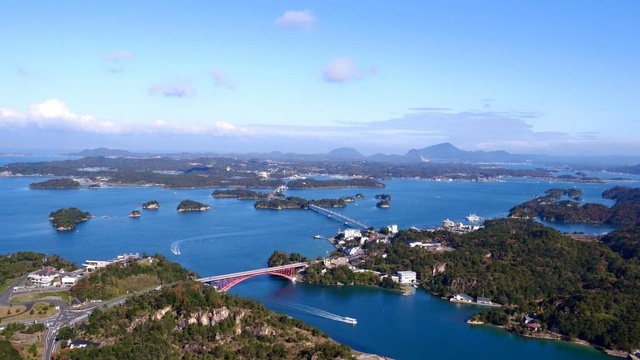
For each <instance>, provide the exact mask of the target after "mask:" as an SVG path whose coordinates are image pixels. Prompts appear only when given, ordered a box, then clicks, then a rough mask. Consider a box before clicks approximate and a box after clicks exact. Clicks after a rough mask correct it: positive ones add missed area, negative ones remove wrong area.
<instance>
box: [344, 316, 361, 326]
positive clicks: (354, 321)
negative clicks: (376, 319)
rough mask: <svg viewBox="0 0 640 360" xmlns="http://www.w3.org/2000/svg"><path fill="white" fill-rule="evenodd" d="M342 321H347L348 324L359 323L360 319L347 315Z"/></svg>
mask: <svg viewBox="0 0 640 360" xmlns="http://www.w3.org/2000/svg"><path fill="white" fill-rule="evenodd" d="M342 321H344V322H346V323H347V324H353V325H355V324H357V323H358V320H356V319H354V318H350V317H346V316H344V317H343V318H342Z"/></svg>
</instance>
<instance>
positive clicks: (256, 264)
mask: <svg viewBox="0 0 640 360" xmlns="http://www.w3.org/2000/svg"><path fill="white" fill-rule="evenodd" d="M0 161H2V159H1V158H0ZM20 161H24V159H21V160H20ZM42 180H44V179H43V178H28V177H8V178H0V203H1V204H2V206H1V207H0V227H1V229H2V231H1V233H0V252H2V253H12V252H16V251H21V250H31V251H38V252H44V253H46V254H52V253H56V254H60V255H62V256H64V257H66V258H68V259H70V260H73V261H76V262H77V263H79V264H81V263H82V262H84V260H86V259H109V258H112V257H114V256H115V255H117V254H121V253H125V252H140V253H143V252H144V253H147V254H153V253H160V254H162V255H164V256H166V257H167V258H169V259H170V260H173V261H176V262H179V263H180V264H182V265H183V266H185V267H187V268H189V269H191V270H193V271H196V272H198V273H199V274H200V275H202V276H209V275H217V274H224V273H230V272H235V271H243V270H250V269H255V268H260V267H264V266H266V260H267V258H268V257H269V256H270V255H271V253H272V252H273V251H274V250H281V251H287V252H300V253H302V254H303V255H305V256H308V257H312V258H315V257H317V256H324V255H325V254H326V253H327V252H330V251H332V250H333V247H332V246H331V245H330V244H329V243H328V241H326V240H317V239H314V238H313V235H316V234H321V235H327V236H329V235H333V234H335V233H336V231H338V230H340V229H344V227H345V226H344V224H343V223H341V222H336V221H334V220H332V219H330V218H327V217H326V216H322V215H319V214H317V213H314V212H312V211H297V210H287V211H265V210H255V209H254V208H253V201H238V200H235V199H214V198H212V197H211V193H212V189H194V190H168V189H161V188H157V187H142V188H103V189H98V190H88V189H81V190H29V189H28V185H29V184H30V183H32V182H36V181H42ZM634 180H635V181H637V180H638V179H637V178H635V179H634ZM385 184H386V185H387V188H386V189H384V190H380V189H332V190H305V191H291V190H288V191H286V194H287V195H294V196H301V197H304V198H307V199H312V198H314V199H319V198H335V197H340V196H354V195H355V194H356V193H362V194H363V195H365V199H364V200H359V201H356V202H355V203H350V204H349V205H348V206H347V207H346V208H344V209H337V210H336V211H339V212H341V213H344V214H345V215H347V216H349V217H352V218H355V219H357V220H359V221H361V222H364V223H366V224H368V225H370V226H374V227H375V228H379V227H382V226H386V225H390V224H397V225H398V226H399V227H400V228H406V227H410V226H416V227H419V228H427V227H433V226H437V225H439V224H440V222H441V221H442V220H443V219H444V218H449V219H451V220H454V221H464V217H465V216H466V215H468V214H469V213H472V212H474V213H477V214H478V215H479V216H482V217H484V218H493V217H502V216H505V215H506V214H507V213H508V210H509V208H511V207H512V206H514V205H516V204H519V203H521V202H523V201H526V200H529V199H531V198H532V196H533V195H541V194H543V192H544V191H545V190H547V189H549V188H551V187H563V188H569V187H573V186H576V184H573V183H557V182H556V183H551V184H550V183H549V182H547V181H536V180H531V179H505V180H504V182H485V183H476V182H437V181H421V180H410V179H393V180H390V181H385ZM616 184H618V183H608V184H579V185H577V187H579V188H580V189H581V190H583V192H584V196H583V197H584V200H585V201H588V202H600V203H604V204H607V205H611V204H612V202H611V201H609V200H603V199H601V197H600V195H601V193H602V191H604V190H605V189H608V188H610V187H612V186H614V185H616ZM619 184H620V185H626V186H634V183H629V182H622V183H619ZM378 193H386V194H390V195H391V196H392V198H393V199H392V200H391V207H390V208H389V209H379V208H376V207H375V203H376V202H377V201H378V200H376V199H375V198H374V197H375V195H376V194H378ZM184 199H191V200H196V201H200V202H204V203H206V204H208V205H210V206H211V210H209V211H206V212H202V213H178V212H177V211H176V207H177V205H178V203H179V202H180V201H181V200H184ZM149 200H157V201H159V202H160V209H159V210H155V211H152V210H145V211H142V216H141V217H140V218H137V219H131V218H129V217H127V215H128V213H129V212H130V211H131V210H134V209H141V204H142V203H144V202H146V201H149ZM70 206H75V207H77V208H79V209H81V210H83V211H89V212H91V213H92V214H94V215H95V216H96V217H95V218H93V219H90V220H89V221H87V222H86V223H82V224H80V225H79V226H78V227H77V229H76V230H75V231H72V232H64V233H61V232H57V231H56V230H55V229H54V228H53V227H52V226H51V224H50V222H49V220H48V215H49V213H50V212H51V211H54V210H57V209H59V208H62V207H70ZM551 225H553V226H555V227H557V228H560V230H561V231H569V232H571V231H575V230H572V229H576V227H575V226H576V224H551ZM583 225H584V224H580V226H583ZM563 226H564V227H565V228H564V229H563ZM567 226H568V227H567ZM584 226H585V227H584V228H583V229H584V230H586V231H585V232H598V233H601V232H605V231H610V230H611V229H612V228H611V227H608V226H591V225H584ZM584 230H582V231H584ZM229 292H230V293H232V294H236V295H239V296H246V297H250V298H253V299H256V300H258V301H260V302H262V303H263V304H265V305H266V306H267V307H268V308H270V309H272V310H275V311H278V312H283V313H286V314H288V315H290V316H293V317H296V318H299V319H301V320H303V321H305V322H307V323H309V324H312V325H314V326H316V327H318V328H319V329H321V330H323V331H325V332H327V333H328V334H329V335H330V336H331V337H332V338H334V339H335V340H337V341H339V342H342V343H345V344H347V345H350V346H352V347H353V348H355V349H356V350H360V351H365V352H372V353H377V354H380V355H385V356H390V357H393V358H397V359H423V358H432V359H444V358H462V357H470V356H482V357H488V358H494V359H508V358H512V357H513V356H517V357H518V358H522V359H539V358H548V359H575V358H587V359H603V358H606V356H605V355H603V354H602V353H600V352H598V351H596V350H594V349H591V348H589V347H585V346H579V345H574V344H568V343H562V342H554V341H546V340H534V339H526V338H522V337H518V336H514V335H512V334H509V333H507V332H505V331H502V330H500V329H496V328H493V327H488V326H479V327H478V326H470V325H467V324H466V323H465V321H466V319H468V318H469V317H470V316H471V315H472V314H473V313H474V312H476V311H478V310H479V308H477V307H475V306H464V305H456V304H451V303H449V302H447V301H443V300H441V299H438V298H436V297H433V296H430V295H429V294H426V293H424V292H422V291H420V290H418V291H417V292H416V294H415V295H413V296H408V297H405V296H401V295H399V294H398V293H396V292H390V291H386V290H381V289H377V288H367V287H337V286H315V285H309V284H300V283H291V282H289V281H286V280H284V279H282V278H275V277H264V276H262V277H255V278H251V279H249V280H246V281H245V282H242V283H240V284H238V285H237V286H235V287H234V288H232V289H231V290H230V291H229ZM327 313H330V314H336V315H339V316H349V317H353V318H357V319H358V324H357V325H355V326H354V325H349V324H345V323H342V322H338V321H335V320H332V319H331V316H329V315H328V314H327Z"/></svg>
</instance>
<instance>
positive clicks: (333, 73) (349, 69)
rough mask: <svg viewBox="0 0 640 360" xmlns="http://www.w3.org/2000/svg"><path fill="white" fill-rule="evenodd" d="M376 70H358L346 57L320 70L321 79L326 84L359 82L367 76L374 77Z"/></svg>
mask: <svg viewBox="0 0 640 360" xmlns="http://www.w3.org/2000/svg"><path fill="white" fill-rule="evenodd" d="M377 72H378V71H377V69H376V68H371V69H369V70H367V71H363V70H361V69H359V68H358V67H357V66H356V65H355V64H354V62H353V60H351V58H350V57H348V56H341V57H339V58H337V59H335V60H333V61H332V62H330V63H329V65H327V66H326V67H325V68H324V69H323V70H322V79H323V80H324V81H326V82H328V83H345V82H349V81H354V80H360V79H362V78H364V77H366V76H368V75H376V74H377Z"/></svg>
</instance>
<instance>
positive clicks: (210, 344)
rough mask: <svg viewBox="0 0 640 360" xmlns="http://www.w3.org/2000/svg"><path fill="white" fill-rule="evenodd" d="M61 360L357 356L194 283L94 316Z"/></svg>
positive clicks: (263, 310)
mask: <svg viewBox="0 0 640 360" xmlns="http://www.w3.org/2000/svg"><path fill="white" fill-rule="evenodd" d="M71 338H72V339H83V340H90V341H93V342H97V343H100V344H102V345H101V346H99V347H87V348H85V349H74V350H70V349H65V350H62V351H60V352H58V353H57V354H56V359H78V360H79V359H91V360H99V359H182V358H186V359H205V358H206V359H336V358H342V359H349V358H351V350H350V349H349V348H348V347H346V346H343V345H340V344H337V343H335V342H334V341H332V340H331V339H329V338H328V337H327V336H326V335H325V334H323V333H321V332H320V331H318V330H316V329H315V328H312V327H310V326H308V325H305V324H304V323H302V322H301V321H299V320H296V319H293V318H290V317H288V316H286V315H284V314H276V313H273V312H271V311H270V310H267V309H266V308H265V307H264V306H262V305H261V304H260V303H258V302H256V301H253V300H249V299H243V298H239V297H236V296H230V295H227V294H225V293H219V292H216V290H215V289H214V288H212V287H210V286H205V285H203V284H201V283H197V282H193V281H184V282H180V283H178V284H177V285H174V286H172V287H170V288H168V289H163V290H161V291H158V292H155V293H151V294H145V295H139V296H136V297H133V298H130V299H129V300H128V301H127V302H126V303H125V304H124V306H120V307H114V308H109V309H107V310H104V311H101V310H95V311H94V312H93V314H92V315H91V316H90V317H89V325H88V326H79V327H76V328H75V330H74V332H73V335H72V336H71Z"/></svg>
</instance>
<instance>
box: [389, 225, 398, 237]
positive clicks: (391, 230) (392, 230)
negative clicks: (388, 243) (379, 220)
mask: <svg viewBox="0 0 640 360" xmlns="http://www.w3.org/2000/svg"><path fill="white" fill-rule="evenodd" d="M387 231H389V234H391V235H395V234H397V233H398V225H389V226H387Z"/></svg>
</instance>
